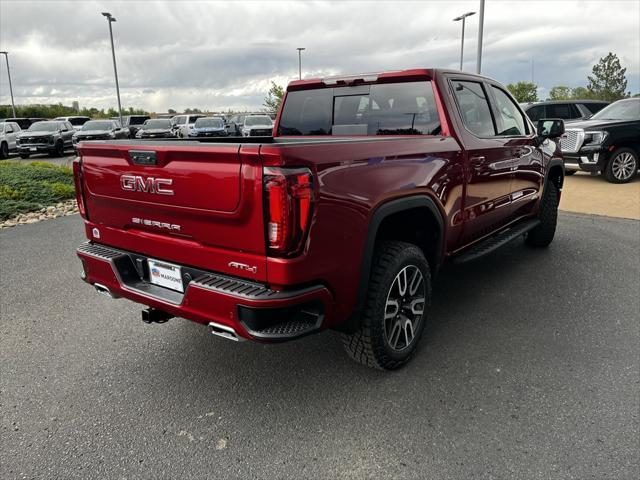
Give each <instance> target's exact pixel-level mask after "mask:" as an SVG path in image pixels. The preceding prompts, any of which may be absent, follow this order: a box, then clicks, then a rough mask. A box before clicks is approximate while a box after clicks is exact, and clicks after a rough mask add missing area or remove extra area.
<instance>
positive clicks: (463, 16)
mask: <svg viewBox="0 0 640 480" xmlns="http://www.w3.org/2000/svg"><path fill="white" fill-rule="evenodd" d="M475 13H476V12H467V13H464V14H462V15H460V16H459V17H456V18H454V19H453V21H454V22H459V21H460V20H462V43H461V44H460V71H462V61H463V59H464V26H465V22H466V18H467V17H470V16H471V15H475Z"/></svg>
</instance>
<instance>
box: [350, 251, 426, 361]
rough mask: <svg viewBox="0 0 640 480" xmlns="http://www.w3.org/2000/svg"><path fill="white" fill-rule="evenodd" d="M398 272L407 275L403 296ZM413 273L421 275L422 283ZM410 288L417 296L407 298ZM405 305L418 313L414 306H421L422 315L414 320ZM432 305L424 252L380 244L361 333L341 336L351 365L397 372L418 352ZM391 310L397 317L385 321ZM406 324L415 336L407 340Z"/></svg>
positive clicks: (409, 309) (413, 314)
mask: <svg viewBox="0 0 640 480" xmlns="http://www.w3.org/2000/svg"><path fill="white" fill-rule="evenodd" d="M402 272H406V275H405V277H404V294H402V292H401V290H400V285H401V283H402V282H401V281H400V282H399V283H398V282H397V280H398V278H399V277H401V276H402ZM416 272H419V273H420V274H421V275H422V277H421V279H419V278H418V274H417V273H416ZM414 285H416V287H415V292H413V293H411V291H412V290H413V287H414ZM421 295H423V297H422V298H423V301H422V302H420V298H421ZM389 302H395V305H390V303H389ZM407 302H408V303H411V305H413V308H415V310H418V311H419V308H416V305H420V304H422V305H423V306H422V312H421V313H419V314H418V313H417V312H415V311H414V310H413V309H412V307H411V306H410V305H408V304H407ZM430 304H431V274H430V269H429V264H428V263H427V260H426V259H425V257H424V254H423V253H422V250H420V249H419V248H418V247H416V246H415V245H413V244H410V243H405V242H396V241H385V242H382V243H381V244H380V245H379V246H378V248H376V252H375V254H374V258H373V265H372V268H371V277H370V278H369V286H368V291H367V298H366V303H365V306H364V310H363V313H362V318H361V323H360V327H359V328H358V330H356V331H355V332H353V333H343V334H342V341H343V344H344V347H345V350H346V351H347V353H348V354H349V356H350V357H351V358H353V359H354V360H355V361H357V362H359V363H362V364H363V365H366V366H368V367H373V368H378V369H380V370H393V369H396V368H399V367H401V366H402V365H404V364H405V363H407V362H408V361H409V360H410V359H411V357H413V355H414V354H415V352H416V348H417V346H418V343H419V342H420V337H421V336H422V332H423V331H424V327H425V324H426V322H427V315H426V314H427V312H428V308H429V306H430ZM390 306H391V307H395V308H396V311H395V312H396V313H398V315H395V314H393V313H392V315H391V317H389V316H388V314H389V313H390V311H389V307H390ZM407 322H409V323H410V324H411V328H410V330H411V333H412V335H413V336H412V338H411V339H410V340H408V337H409V333H408V330H409V328H407V327H408V325H407ZM402 324H404V327H403V326H402ZM396 332H397V335H396ZM394 340H395V344H394ZM392 345H394V346H395V347H396V348H394V347H393V346H392Z"/></svg>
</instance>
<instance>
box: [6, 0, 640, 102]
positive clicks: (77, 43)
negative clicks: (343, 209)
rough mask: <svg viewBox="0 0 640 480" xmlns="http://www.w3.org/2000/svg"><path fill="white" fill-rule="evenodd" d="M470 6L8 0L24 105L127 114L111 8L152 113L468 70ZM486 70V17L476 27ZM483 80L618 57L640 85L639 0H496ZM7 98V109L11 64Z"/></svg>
mask: <svg viewBox="0 0 640 480" xmlns="http://www.w3.org/2000/svg"><path fill="white" fill-rule="evenodd" d="M479 3H480V2H479V0H473V1H446V2H445V1H420V2H416V1H401V0H398V1H379V2H376V1H342V2H338V1H335V2H330V1H325V2H305V1H292V2H270V1H260V2H259V1H254V2H234V1H231V0H226V1H224V2H209V1H175V2H152V1H137V2H135V1H127V2H117V1H96V2H93V1H28V0H22V1H18V0H0V49H1V50H8V51H9V52H10V53H9V60H10V64H11V65H10V66H11V75H12V80H13V88H14V95H15V100H16V103H17V104H24V103H58V102H62V103H63V104H67V105H70V104H71V102H72V101H73V100H78V101H79V102H80V105H81V106H89V107H92V106H95V107H98V108H104V107H110V106H116V105H117V103H116V97H115V85H114V80H113V66H112V63H111V51H110V45H109V34H108V27H107V22H106V20H105V19H104V18H103V17H102V16H101V15H100V12H102V11H109V12H111V13H112V14H113V15H114V16H115V17H116V18H117V22H116V23H114V24H113V28H114V38H115V45H116V56H117V61H118V73H119V79H120V89H121V94H122V103H123V107H124V106H135V107H142V108H145V109H147V110H150V111H157V112H160V111H166V110H167V109H168V108H174V109H176V110H182V109H184V108H187V107H198V108H201V109H209V110H226V109H227V108H233V109H253V108H259V107H260V106H261V104H262V100H263V98H264V95H265V93H266V91H267V90H268V87H269V82H270V80H275V81H276V82H278V83H280V84H282V85H285V84H286V83H287V82H288V81H290V80H292V79H294V78H296V77H297V74H298V57H297V52H296V50H295V48H296V47H299V46H300V47H306V51H305V52H303V76H304V77H317V76H325V75H330V74H345V73H360V72H370V71H380V70H392V69H404V68H414V67H433V66H437V67H446V68H458V65H459V58H460V57H459V55H460V30H461V24H460V22H453V21H452V19H453V18H454V17H456V16H458V15H460V14H462V13H464V12H467V11H477V10H478V8H479ZM467 20H468V21H467V29H466V43H465V64H464V65H465V69H466V70H469V71H475V67H476V48H477V34H478V15H477V14H476V15H474V16H472V17H469V18H468V19H467ZM484 32H485V33H484V35H485V36H484V54H483V61H482V67H483V68H482V73H484V74H486V75H489V76H491V77H494V78H496V79H498V80H500V81H501V82H504V83H509V82H515V81H518V80H527V81H530V80H531V78H532V68H531V65H532V61H533V79H534V81H535V82H536V83H537V84H538V85H539V87H540V91H539V95H540V96H541V97H542V98H545V96H546V95H547V93H548V89H549V88H551V87H552V86H554V85H560V84H563V85H568V86H570V87H576V86H580V85H586V83H587V79H586V77H587V75H588V74H589V73H590V72H591V67H592V65H593V64H594V63H595V62H596V61H597V60H598V59H599V58H600V57H603V56H605V55H606V54H607V52H609V51H613V52H614V53H617V54H618V56H619V57H620V60H621V62H622V64H623V66H625V67H626V68H627V79H628V82H629V83H628V90H630V91H631V92H633V93H636V92H639V91H640V0H622V1H607V0H600V1H562V0H557V1H553V0H548V1H527V0H521V1H518V0H514V1H499V0H486V8H485V29H484ZM0 60H2V62H1V64H0V104H8V103H9V102H10V99H9V88H8V82H7V71H6V66H5V63H4V59H3V58H2V59H0Z"/></svg>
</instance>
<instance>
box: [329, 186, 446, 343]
mask: <svg viewBox="0 0 640 480" xmlns="http://www.w3.org/2000/svg"><path fill="white" fill-rule="evenodd" d="M414 208H426V209H427V210H429V212H430V213H431V214H432V215H433V217H434V219H435V220H436V222H437V224H438V232H437V234H438V237H437V238H438V240H437V241H438V244H439V245H438V249H437V256H436V259H435V262H434V263H435V264H434V265H431V269H432V271H433V272H435V271H437V269H438V268H439V266H440V265H441V264H442V260H443V258H444V220H443V217H442V213H441V212H440V209H439V208H438V206H437V205H436V203H435V201H434V200H433V199H432V198H431V197H429V196H427V195H413V196H410V197H403V198H398V199H395V200H389V201H387V202H385V203H383V204H381V205H380V206H378V207H377V208H376V209H375V211H374V212H373V214H372V215H371V219H370V221H369V226H368V229H367V237H366V239H365V243H364V251H363V254H362V260H361V263H360V278H359V280H358V293H357V296H356V304H355V307H354V309H353V311H352V313H351V315H350V316H349V318H348V319H347V320H346V321H345V322H344V324H343V325H341V326H340V327H339V328H340V329H341V330H345V331H354V330H355V329H357V327H358V324H359V322H360V316H361V313H362V310H363V309H364V305H365V301H366V298H367V288H368V285H369V276H370V274H371V264H372V262H373V253H374V250H375V246H376V237H377V235H378V230H379V229H380V225H381V224H382V222H383V221H384V219H386V218H387V217H389V216H391V215H393V214H396V213H399V212H402V211H406V210H412V209H414Z"/></svg>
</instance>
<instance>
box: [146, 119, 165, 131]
mask: <svg viewBox="0 0 640 480" xmlns="http://www.w3.org/2000/svg"><path fill="white" fill-rule="evenodd" d="M170 128H171V122H170V121H169V120H165V119H158V120H147V121H146V122H144V125H142V129H143V130H153V129H165V130H169V129H170Z"/></svg>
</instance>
